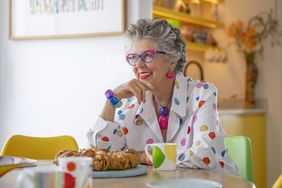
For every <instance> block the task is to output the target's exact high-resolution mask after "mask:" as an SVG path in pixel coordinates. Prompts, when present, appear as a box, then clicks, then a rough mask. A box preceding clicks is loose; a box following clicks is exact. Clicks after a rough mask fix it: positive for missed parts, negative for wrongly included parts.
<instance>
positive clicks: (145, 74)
mask: <svg viewBox="0 0 282 188" xmlns="http://www.w3.org/2000/svg"><path fill="white" fill-rule="evenodd" d="M151 75H152V73H150V72H141V73H139V78H140V79H143V80H144V79H147V78H148V77H149V76H151Z"/></svg>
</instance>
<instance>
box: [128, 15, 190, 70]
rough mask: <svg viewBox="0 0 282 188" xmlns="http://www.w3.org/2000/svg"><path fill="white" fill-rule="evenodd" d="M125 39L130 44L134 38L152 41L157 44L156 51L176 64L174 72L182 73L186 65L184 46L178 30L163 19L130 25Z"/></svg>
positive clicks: (145, 20)
mask: <svg viewBox="0 0 282 188" xmlns="http://www.w3.org/2000/svg"><path fill="white" fill-rule="evenodd" d="M126 37H127V38H128V39H129V42H130V43H131V44H132V41H133V39H135V38H139V39H140V38H144V39H152V40H155V41H157V42H158V50H160V51H164V52H165V53H166V54H167V56H168V59H169V60H170V61H172V62H176V63H177V64H176V67H175V70H174V72H176V73H178V72H183V66H184V64H185V63H186V44H185V41H184V39H183V37H182V34H181V32H180V30H179V29H177V28H174V27H173V26H172V25H170V24H169V23H168V22H167V21H166V20H163V19H140V20H138V21H137V23H136V24H130V26H129V28H128V30H127V32H126Z"/></svg>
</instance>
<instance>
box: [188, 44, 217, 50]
mask: <svg viewBox="0 0 282 188" xmlns="http://www.w3.org/2000/svg"><path fill="white" fill-rule="evenodd" d="M210 48H212V49H217V50H222V48H219V47H215V46H211V45H207V44H198V43H193V42H188V51H189V50H192V51H198V52H205V51H207V50H208V49H210Z"/></svg>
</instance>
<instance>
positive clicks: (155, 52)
mask: <svg viewBox="0 0 282 188" xmlns="http://www.w3.org/2000/svg"><path fill="white" fill-rule="evenodd" d="M146 52H152V53H153V57H152V60H151V61H150V62H146V61H144V60H143V55H144V54H145V53H146ZM132 54H134V55H137V56H138V60H137V61H136V63H137V62H138V61H139V60H140V59H141V60H142V61H143V62H144V63H146V64H148V63H152V61H153V60H154V58H155V56H156V54H167V53H166V52H163V51H158V50H153V49H148V50H145V51H143V52H142V53H140V54H138V53H128V54H127V55H126V56H125V58H126V61H127V63H128V64H129V65H131V66H133V67H136V64H135V65H132V64H131V63H130V61H129V60H128V56H129V55H132Z"/></svg>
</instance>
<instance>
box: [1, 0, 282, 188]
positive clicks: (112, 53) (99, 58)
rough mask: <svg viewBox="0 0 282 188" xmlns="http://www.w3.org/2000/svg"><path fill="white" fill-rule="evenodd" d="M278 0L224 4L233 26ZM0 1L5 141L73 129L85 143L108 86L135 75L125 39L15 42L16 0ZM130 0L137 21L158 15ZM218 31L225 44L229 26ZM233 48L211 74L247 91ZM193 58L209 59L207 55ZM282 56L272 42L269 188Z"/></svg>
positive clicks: (229, 91) (227, 86) (276, 148)
mask: <svg viewBox="0 0 282 188" xmlns="http://www.w3.org/2000/svg"><path fill="white" fill-rule="evenodd" d="M274 1H275V0H269V1H265V0H248V1H245V0H226V1H224V2H225V3H224V6H223V7H220V10H221V14H222V15H223V18H224V22H225V24H229V23H230V22H231V21H234V20H236V19H242V20H246V19H248V18H249V17H251V16H253V15H254V14H256V13H257V12H260V11H262V10H269V8H271V7H274ZM279 1H281V0H279ZM0 3H1V6H0V28H1V31H0V71H1V72H0V83H1V84H0V105H1V106H0V108H1V109H0V110H1V111H0V147H2V146H3V143H4V141H5V140H6V139H7V138H8V137H9V136H10V135H12V134H28V135H32V136H53V135H58V134H70V135H73V136H74V137H75V138H76V139H77V141H78V143H79V146H80V147H85V146H86V143H87V141H86V138H85V133H86V131H87V130H88V128H89V127H91V126H92V125H93V123H94V121H95V118H96V116H97V115H98V114H99V113H100V110H101V108H102V105H103V103H104V101H105V100H104V91H105V90H106V89H108V88H112V87H114V86H115V85H117V84H118V83H121V82H122V81H124V80H126V79H128V78H130V77H131V76H132V74H131V70H130V68H129V67H128V66H127V64H126V63H125V62H124V59H123V54H124V53H123V45H124V42H123V37H122V36H115V37H96V38H86V39H60V40H58V39H57V40H40V41H39V40H35V41H8V40H7V38H8V1H7V0H0ZM127 4H128V11H127V13H128V14H127V20H128V22H129V23H132V22H135V21H136V20H137V19H138V18H140V17H150V16H151V1H141V0H128V3H127ZM279 10H282V4H280V9H279ZM280 17H281V16H280ZM216 36H217V37H218V38H219V39H220V40H219V42H220V44H221V45H222V46H225V45H226V40H225V39H226V35H225V34H224V31H223V30H218V31H217V32H216ZM266 45H268V44H266ZM227 52H228V59H229V60H228V62H227V63H226V64H215V63H214V64H210V63H206V62H204V69H205V76H206V80H209V81H211V82H214V83H216V85H217V86H218V88H219V91H220V95H221V97H223V98H228V97H230V96H232V95H234V94H235V95H237V96H238V97H243V95H244V90H243V89H244V72H245V67H244V62H243V59H242V57H241V56H240V55H238V54H236V53H235V52H234V50H232V49H228V50H227ZM190 58H198V59H200V60H201V57H200V55H199V54H198V55H197V57H190ZM281 61H282V58H281V49H278V48H277V49H271V48H266V50H265V54H264V59H262V60H261V61H260V62H258V65H259V71H260V73H259V79H258V84H257V96H258V97H259V98H263V99H265V100H267V103H266V106H265V109H266V111H267V115H268V124H267V133H266V134H267V151H268V154H267V170H268V171H267V174H268V187H270V185H271V184H272V183H273V182H274V180H275V179H276V178H277V176H278V175H279V174H280V173H281V172H282V165H281V164H282V151H281V147H282V143H281V142H282V139H281V138H280V137H281V131H282V128H281V127H282V126H281V122H282V119H281V118H282V116H281V111H282V109H281V106H282V100H281V96H282V84H281V82H282V62H281ZM215 73H216V74H215ZM222 78H224V79H222ZM279 134H280V135H279Z"/></svg>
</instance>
